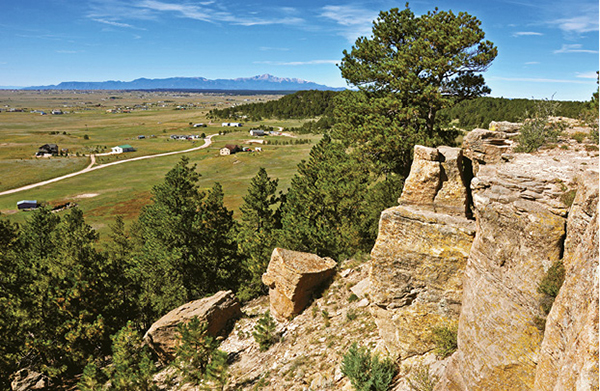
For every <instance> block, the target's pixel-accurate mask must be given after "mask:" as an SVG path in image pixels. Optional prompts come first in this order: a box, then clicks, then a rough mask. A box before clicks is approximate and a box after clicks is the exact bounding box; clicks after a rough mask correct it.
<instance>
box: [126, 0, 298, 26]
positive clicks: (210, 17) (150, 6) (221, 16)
mask: <svg viewBox="0 0 600 391" xmlns="http://www.w3.org/2000/svg"><path fill="white" fill-rule="evenodd" d="M197 4H198V5H192V4H177V3H165V2H163V1H158V0H142V1H139V2H138V3H137V4H136V7H138V8H141V9H144V10H146V11H150V12H153V13H157V12H174V13H176V14H179V16H180V17H183V18H188V19H195V20H200V21H203V22H210V23H219V22H226V23H231V24H237V25H241V26H257V25H273V24H285V25H299V24H302V23H303V22H304V20H303V19H302V18H298V17H290V16H288V17H278V16H273V17H269V18H260V17H255V16H251V17H247V16H238V15H234V14H232V13H231V12H229V11H228V10H227V9H225V8H223V7H220V6H218V5H215V6H214V7H211V6H213V4H214V2H201V3H197ZM280 10H281V11H282V12H283V13H284V14H289V13H290V12H292V11H293V8H290V7H286V8H280Z"/></svg>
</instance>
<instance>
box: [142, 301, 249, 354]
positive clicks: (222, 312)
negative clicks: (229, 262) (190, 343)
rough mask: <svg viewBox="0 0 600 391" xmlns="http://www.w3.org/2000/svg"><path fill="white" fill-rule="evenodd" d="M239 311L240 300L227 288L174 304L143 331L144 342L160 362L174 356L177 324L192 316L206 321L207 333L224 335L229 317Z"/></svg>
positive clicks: (231, 324)
mask: <svg viewBox="0 0 600 391" xmlns="http://www.w3.org/2000/svg"><path fill="white" fill-rule="evenodd" d="M241 315H242V311H241V309H240V303H239V301H238V299H237V298H236V297H235V296H234V294H233V292H231V291H220V292H217V293H216V294H214V295H213V296H210V297H205V298H204V299H200V300H195V301H191V302H189V303H186V304H184V305H182V306H180V307H178V308H175V309H174V310H172V311H171V312H169V313H168V314H166V315H165V316H163V317H162V318H160V319H159V320H158V321H156V322H155V323H154V324H153V325H152V326H151V327H150V329H149V330H148V331H147V332H146V335H144V342H145V343H146V344H148V345H149V346H150V347H151V348H152V350H154V351H155V352H156V354H157V355H158V357H159V359H160V360H161V361H162V362H169V361H172V360H173V359H174V358H175V348H176V346H177V343H178V340H177V326H179V325H180V324H181V323H187V322H189V321H190V320H192V319H193V318H194V317H198V319H200V321H204V322H207V323H208V334H210V335H211V336H213V337H216V336H219V335H226V334H227V333H228V332H229V330H230V328H231V326H233V321H234V320H235V319H237V318H239V317H240V316H241Z"/></svg>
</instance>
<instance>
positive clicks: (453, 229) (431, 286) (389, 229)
mask: <svg viewBox="0 0 600 391" xmlns="http://www.w3.org/2000/svg"><path fill="white" fill-rule="evenodd" d="M414 156H415V159H414V162H413V166H412V167H411V174H410V176H409V177H408V178H407V180H406V182H405V187H404V191H403V193H402V197H401V198H400V200H399V202H400V205H399V206H397V207H394V208H390V209H387V210H385V211H384V212H383V213H382V215H381V219H380V222H379V235H378V237H377V241H376V243H375V246H374V247H373V250H372V251H371V271H370V274H369V278H370V281H371V288H370V290H371V292H370V296H371V299H372V300H373V302H374V304H375V305H374V306H372V307H371V309H372V313H373V315H374V317H375V320H376V323H377V326H378V328H379V331H380V335H381V336H382V338H383V339H384V340H385V341H386V347H387V349H388V350H389V351H390V352H391V353H392V354H393V355H395V356H398V357H400V358H401V359H404V358H407V357H411V356H415V355H423V354H425V353H427V352H428V351H430V350H431V349H432V348H433V344H432V342H431V331H432V329H433V328H435V327H438V326H448V325H451V324H453V323H455V322H456V321H457V320H458V315H459V313H460V305H461V295H462V275H463V273H464V269H465V265H466V261H467V257H468V255H469V251H470V248H471V243H472V241H473V237H474V235H475V222H474V221H472V220H469V219H467V217H466V216H467V215H468V214H469V213H470V211H469V208H468V205H469V198H470V195H469V191H468V181H469V180H470V177H469V176H468V175H466V176H465V175H464V166H465V165H467V166H468V164H465V159H464V158H463V156H462V152H461V150H460V149H458V148H448V147H443V148H439V149H435V148H426V147H421V146H416V147H415V154H414Z"/></svg>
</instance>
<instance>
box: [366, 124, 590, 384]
mask: <svg viewBox="0 0 600 391" xmlns="http://www.w3.org/2000/svg"><path fill="white" fill-rule="evenodd" d="M508 130H512V129H508ZM511 136H512V134H510V133H505V132H498V131H488V130H482V129H476V130H474V131H472V132H471V133H470V134H469V135H468V136H467V137H466V138H465V142H464V144H463V149H462V150H461V149H456V148H447V147H440V148H437V149H432V148H425V147H418V146H417V147H415V153H414V156H415V159H414V163H413V166H412V168H411V173H410V176H409V177H408V178H407V180H406V182H405V188H404V190H403V193H402V197H401V198H400V199H399V204H400V205H399V206H397V207H394V208H390V209H388V210H386V211H384V212H383V213H382V215H381V220H380V226H379V236H378V238H377V242H376V244H375V246H374V248H373V250H372V253H371V271H370V276H369V278H370V282H371V287H370V289H371V292H370V294H371V296H372V297H371V299H372V300H373V301H374V304H375V305H373V306H372V307H371V310H372V313H373V315H374V317H375V320H376V322H377V325H378V328H379V332H380V335H381V336H382V337H383V339H384V340H385V343H386V347H387V348H388V350H389V351H390V352H392V353H393V354H394V355H396V356H398V357H399V358H400V359H401V360H402V361H404V362H405V363H408V365H411V364H410V363H415V362H419V360H421V361H423V362H430V357H429V356H428V355H427V352H429V351H431V350H432V348H433V344H432V343H431V331H432V329H433V328H435V327H437V326H440V325H448V324H452V322H454V321H456V320H458V351H457V352H455V353H454V354H453V355H452V356H451V357H450V359H448V360H445V361H443V362H441V363H438V362H435V363H434V365H432V366H431V370H432V371H433V372H434V373H435V374H436V376H439V377H440V380H439V382H438V384H437V386H436V390H461V391H463V390H482V391H483V390H508V389H510V390H557V391H558V390H571V389H577V390H592V389H596V390H597V389H598V217H597V211H598V153H596V152H586V151H583V150H574V149H575V148H573V149H571V148H569V149H568V150H562V149H554V150H549V151H543V152H539V153H536V154H514V153H513V142H512V141H511V139H510V138H511ZM472 176H473V178H472V179H471V177H472ZM573 196H575V199H574V200H573ZM571 204H572V205H571ZM471 212H473V216H474V217H475V221H476V222H475V221H473V220H470V219H469V218H468V217H471V215H470V213H471ZM473 238H474V240H473ZM559 260H562V262H563V264H564V265H565V269H566V277H565V282H564V284H563V286H562V288H561V289H560V293H559V295H558V297H557V298H556V301H555V303H554V306H553V307H552V310H551V312H550V314H549V315H548V316H547V323H546V327H545V329H544V330H540V329H539V327H540V319H544V318H546V315H545V313H544V312H543V311H542V308H541V305H540V304H541V302H542V299H543V296H542V294H541V293H539V292H538V286H539V284H540V282H541V280H542V279H543V278H544V276H545V275H546V272H547V271H548V269H549V268H550V267H551V266H552V264H553V263H554V262H556V261H559ZM407 359H408V360H407ZM415 359H416V360H417V361H415ZM434 367H435V368H434ZM440 368H441V369H440ZM402 387H403V386H399V388H398V390H404V389H408V388H402Z"/></svg>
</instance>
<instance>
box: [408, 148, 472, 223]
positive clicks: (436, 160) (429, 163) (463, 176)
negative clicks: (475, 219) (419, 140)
mask: <svg viewBox="0 0 600 391" xmlns="http://www.w3.org/2000/svg"><path fill="white" fill-rule="evenodd" d="M413 156H414V159H413V164H412V166H411V167H410V174H409V176H408V178H406V181H405V182H404V189H403V190H402V195H401V196H400V199H399V200H398V202H399V203H400V205H413V206H414V205H418V206H419V209H423V210H424V209H428V210H431V211H434V212H438V213H444V214H451V215H457V216H470V214H471V212H470V209H469V205H470V192H469V183H470V181H471V178H472V176H473V175H472V168H471V163H470V161H469V160H468V159H464V158H463V153H462V150H461V149H460V148H451V147H439V148H428V147H424V146H421V145H415V149H414V154H413Z"/></svg>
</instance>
